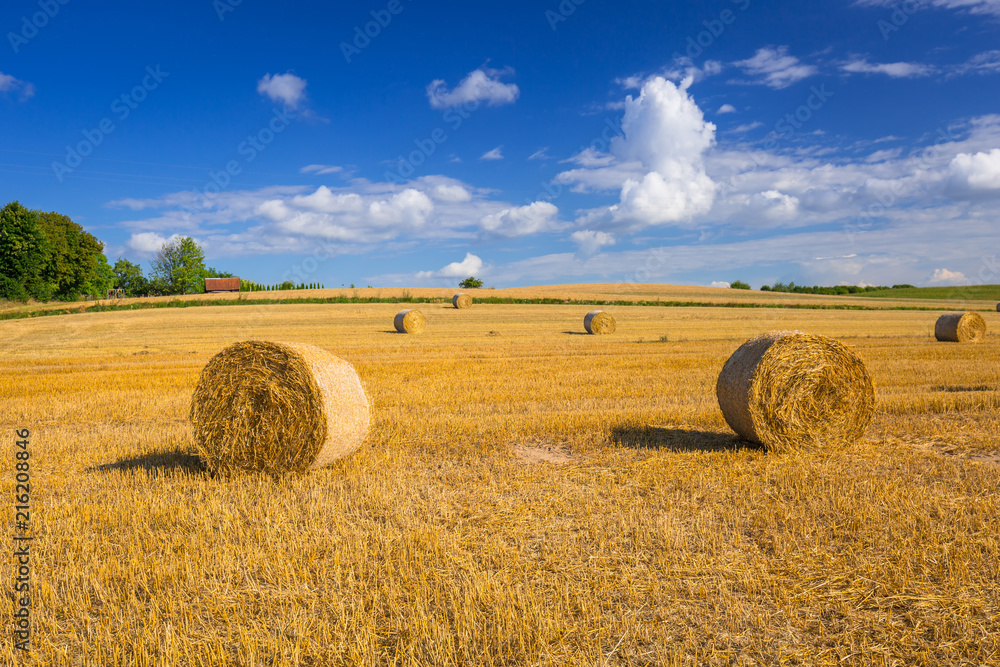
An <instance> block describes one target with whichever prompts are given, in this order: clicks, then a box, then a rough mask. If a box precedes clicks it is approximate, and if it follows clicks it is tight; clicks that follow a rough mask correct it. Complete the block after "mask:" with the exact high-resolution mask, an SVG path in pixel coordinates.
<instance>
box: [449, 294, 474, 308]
mask: <svg viewBox="0 0 1000 667" xmlns="http://www.w3.org/2000/svg"><path fill="white" fill-rule="evenodd" d="M451 305H453V306H455V307H456V308H459V309H465V308H472V297H471V296H469V295H468V294H456V295H455V296H453V297H451Z"/></svg>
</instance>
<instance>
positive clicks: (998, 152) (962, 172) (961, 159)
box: [948, 148, 1000, 197]
mask: <svg viewBox="0 0 1000 667" xmlns="http://www.w3.org/2000/svg"><path fill="white" fill-rule="evenodd" d="M948 186H949V193H950V194H951V195H952V196H955V197H962V196H963V195H983V194H1000V148H994V149H993V150H991V151H989V152H988V153H984V152H979V153H975V154H970V153H959V154H958V155H956V156H955V157H954V158H953V159H952V161H951V163H950V164H949V165H948Z"/></svg>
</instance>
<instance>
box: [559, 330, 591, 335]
mask: <svg viewBox="0 0 1000 667" xmlns="http://www.w3.org/2000/svg"><path fill="white" fill-rule="evenodd" d="M563 333H564V334H569V335H570V336H589V335H590V334H589V333H587V332H586V331H563Z"/></svg>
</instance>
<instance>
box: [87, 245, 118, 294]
mask: <svg viewBox="0 0 1000 667" xmlns="http://www.w3.org/2000/svg"><path fill="white" fill-rule="evenodd" d="M114 286H115V270H114V269H113V268H112V267H111V265H110V264H108V258H107V257H105V256H104V253H103V252H102V253H101V254H100V255H98V256H97V266H96V267H94V270H93V271H92V272H91V274H90V277H89V278H88V279H87V282H85V283H84V284H83V285H82V286H81V289H82V290H83V293H84V294H97V295H103V294H107V292H108V290H109V289H111V288H112V287H114Z"/></svg>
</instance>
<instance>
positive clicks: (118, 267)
mask: <svg viewBox="0 0 1000 667" xmlns="http://www.w3.org/2000/svg"><path fill="white" fill-rule="evenodd" d="M112 270H113V272H114V274H115V287H117V288H119V289H123V290H125V296H140V295H142V294H146V293H147V292H148V291H149V281H148V280H146V276H144V275H142V267H141V266H139V265H138V264H133V263H132V262H130V261H128V260H127V259H125V258H124V257H119V258H118V261H117V262H115V265H114V267H113V269H112Z"/></svg>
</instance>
